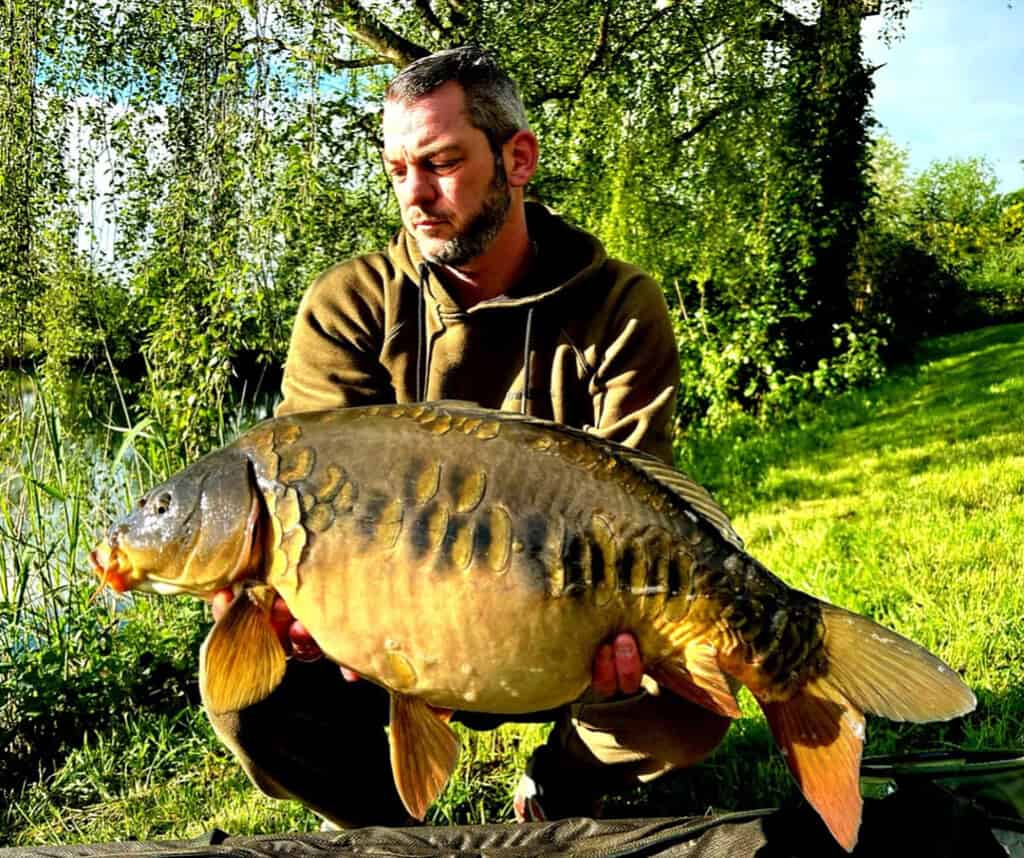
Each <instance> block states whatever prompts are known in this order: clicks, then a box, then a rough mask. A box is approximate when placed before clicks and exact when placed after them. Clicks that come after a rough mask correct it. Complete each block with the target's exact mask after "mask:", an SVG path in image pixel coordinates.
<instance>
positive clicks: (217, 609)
mask: <svg viewBox="0 0 1024 858" xmlns="http://www.w3.org/2000/svg"><path fill="white" fill-rule="evenodd" d="M234 600H235V594H234V593H233V592H232V591H231V590H230V589H227V590H218V591H217V592H216V593H214V594H213V596H212V597H210V610H212V611H213V620H214V622H217V621H218V620H220V618H221V617H223V616H224V614H225V613H227V610H228V605H230V604H231V603H232V602H233V601H234Z"/></svg>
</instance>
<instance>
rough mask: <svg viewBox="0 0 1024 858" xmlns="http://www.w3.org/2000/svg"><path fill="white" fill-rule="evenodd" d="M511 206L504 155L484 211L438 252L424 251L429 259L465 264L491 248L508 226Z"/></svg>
mask: <svg viewBox="0 0 1024 858" xmlns="http://www.w3.org/2000/svg"><path fill="white" fill-rule="evenodd" d="M511 205H512V195H511V194H510V193H509V190H508V176H507V175H506V173H505V164H504V163H503V162H502V160H501V157H500V156H495V159H494V177H493V178H492V179H491V184H490V187H489V188H488V189H487V196H486V197H484V200H483V202H482V203H481V204H480V210H479V211H478V212H477V213H476V214H475V215H473V217H472V219H471V220H470V221H469V223H468V224H466V227H465V229H463V230H462V231H461V232H459V233H458V234H456V235H454V236H452V237H451V238H449V239H448V240H447V241H446V242H444V244H442V245H441V247H440V248H439V249H438V250H437V251H436V252H434V253H428V252H426V251H425V250H423V248H422V247H421V248H420V251H421V252H422V253H423V256H424V257H425V258H426V260H427V261H428V262H433V263H435V264H438V265H450V266H452V267H453V268H458V267H459V266H460V265H465V264H466V263H467V262H469V261H470V260H471V259H476V257H478V256H479V255H480V254H481V253H483V252H484V251H485V250H487V248H488V247H490V245H491V242H492V241H494V239H495V237H496V236H497V234H498V233H499V232H500V231H501V228H502V227H503V226H504V225H505V218H506V217H507V216H508V210H509V207H510V206H511Z"/></svg>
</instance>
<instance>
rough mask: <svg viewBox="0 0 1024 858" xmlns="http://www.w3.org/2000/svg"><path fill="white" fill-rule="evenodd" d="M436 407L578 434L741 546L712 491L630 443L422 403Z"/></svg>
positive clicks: (453, 403) (446, 402)
mask: <svg viewBox="0 0 1024 858" xmlns="http://www.w3.org/2000/svg"><path fill="white" fill-rule="evenodd" d="M424 404H425V405H430V406H432V407H435V408H442V409H444V410H446V411H449V412H451V413H453V414H464V415H467V416H475V417H484V418H486V419H490V420H499V421H502V422H507V423H526V424H533V425H535V426H541V427H544V428H545V429H548V430H549V431H552V432H555V433H558V434H561V435H565V436H567V437H570V438H578V439H580V440H582V441H586V442H587V443H589V444H595V445H597V446H598V447H601V448H603V449H604V450H606V451H607V452H608V453H610V454H611V455H613V456H615V457H616V458H618V459H620V460H625V461H626V462H628V463H629V464H630V465H632V466H633V467H634V468H636V469H637V470H639V471H641V472H643V474H644V475H645V476H647V477H648V478H649V479H651V480H653V481H654V482H656V483H657V484H658V485H660V486H663V487H664V488H666V489H667V490H668V491H669V492H671V493H672V494H673V495H675V496H676V497H677V498H679V499H680V500H682V501H683V503H685V504H686V506H687V507H689V508H690V509H691V510H692V511H693V513H694V514H695V515H697V516H698V517H699V518H700V519H702V520H703V521H705V522H706V523H708V524H710V525H711V526H712V527H713V528H714V529H715V530H717V531H718V533H719V534H720V535H721V536H722V538H723V539H724V540H725V541H726V542H728V543H730V544H731V545H734V546H736V548H739V549H741V550H742V549H743V540H742V539H741V538H740V535H739V534H738V533H736V531H735V530H733V526H732V522H731V521H729V516H728V515H726V514H725V511H724V510H723V509H722V508H721V507H720V506H719V505H718V503H717V502H716V501H715V499H714V498H713V497H711V494H710V493H709V492H708V490H707V489H705V488H704V487H703V486H702V485H700V483H698V482H696V481H695V480H693V479H691V478H690V477H688V476H687V475H686V474H684V473H682V472H681V471H677V470H676V469H675V468H673V467H672V466H670V465H667V464H665V463H664V462H663V461H662V460H661V459H659V458H658V457H657V456H652V455H650V454H649V453H643V452H641V451H640V450H636V449H634V448H633V447H627V446H626V445H625V444H620V443H618V442H617V441H610V440H608V439H607V438H602V437H601V436H600V435H595V434H593V433H591V432H584V431H582V430H580V429H573V428H572V427H569V426H565V425H563V424H561V423H554V422H552V421H551V420H543V419H541V418H540V417H530V416H528V415H525V414H516V413H515V412H514V411H495V410H493V409H490V408H483V407H482V406H479V405H474V404H473V403H470V402H464V401H462V400H456V399H442V400H438V401H437V402H430V403H424Z"/></svg>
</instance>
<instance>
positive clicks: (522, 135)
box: [501, 128, 540, 188]
mask: <svg viewBox="0 0 1024 858" xmlns="http://www.w3.org/2000/svg"><path fill="white" fill-rule="evenodd" d="M501 154H502V157H503V158H504V159H505V174H506V175H507V176H508V184H509V187H512V188H521V187H523V186H524V185H525V184H526V183H527V182H529V181H530V179H531V178H533V174H534V173H535V172H536V171H537V159H538V157H539V156H540V145H539V144H538V143H537V136H536V135H535V134H534V133H533V132H532V131H530V130H529V129H528V128H524V129H523V130H521V131H517V132H516V133H515V134H513V135H512V136H511V137H510V138H509V139H508V140H506V141H505V144H504V145H503V146H502V147H501Z"/></svg>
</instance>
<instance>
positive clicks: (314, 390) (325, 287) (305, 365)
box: [275, 257, 395, 416]
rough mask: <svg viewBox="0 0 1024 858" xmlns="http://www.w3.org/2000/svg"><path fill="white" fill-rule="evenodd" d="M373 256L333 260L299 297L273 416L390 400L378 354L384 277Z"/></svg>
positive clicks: (388, 381) (388, 380)
mask: <svg viewBox="0 0 1024 858" xmlns="http://www.w3.org/2000/svg"><path fill="white" fill-rule="evenodd" d="M373 261H374V259H373V257H362V258H360V259H356V260H352V261H350V262H344V263H341V264H339V265H336V266H334V267H333V268H330V269H328V270H327V271H326V272H324V273H323V274H321V275H320V277H318V278H317V279H316V280H315V281H314V283H313V285H312V286H310V287H309V289H308V290H307V292H306V294H305V295H304V296H303V299H302V303H301V304H300V305H299V311H298V313H297V314H296V316H295V325H294V327H293V328H292V338H291V342H290V344H289V346H288V357H287V359H286V361H285V367H284V380H283V382H282V386H281V387H282V391H283V393H284V399H283V400H282V401H281V402H280V403H279V404H278V406H277V409H276V411H275V413H276V414H277V415H278V416H281V415H282V414H292V413H294V412H298V411H315V410H317V409H321V408H343V407H347V406H352V405H364V404H368V403H376V402H394V400H395V393H394V390H393V388H392V386H391V377H390V375H389V373H388V372H387V370H386V369H385V368H384V366H383V365H382V364H381V362H380V357H379V355H380V349H381V344H382V342H383V338H384V299H383V294H384V286H383V279H384V278H383V273H382V272H381V271H378V270H377V266H375V265H374V264H373Z"/></svg>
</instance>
